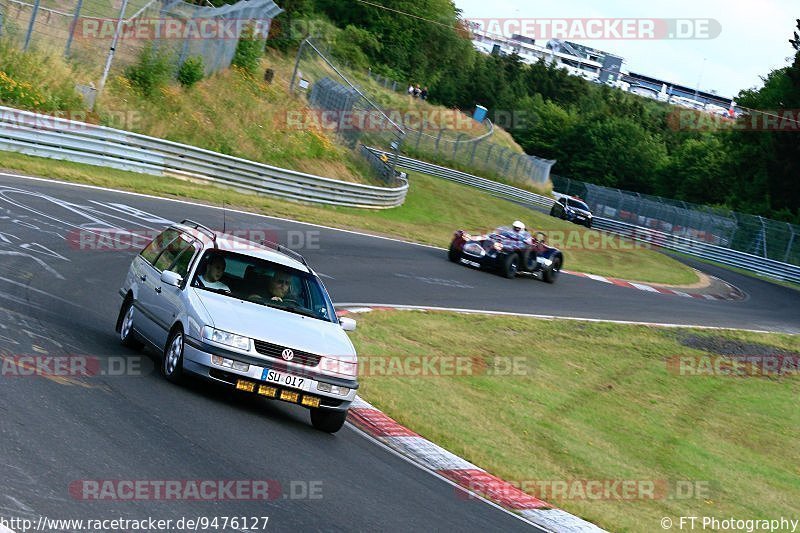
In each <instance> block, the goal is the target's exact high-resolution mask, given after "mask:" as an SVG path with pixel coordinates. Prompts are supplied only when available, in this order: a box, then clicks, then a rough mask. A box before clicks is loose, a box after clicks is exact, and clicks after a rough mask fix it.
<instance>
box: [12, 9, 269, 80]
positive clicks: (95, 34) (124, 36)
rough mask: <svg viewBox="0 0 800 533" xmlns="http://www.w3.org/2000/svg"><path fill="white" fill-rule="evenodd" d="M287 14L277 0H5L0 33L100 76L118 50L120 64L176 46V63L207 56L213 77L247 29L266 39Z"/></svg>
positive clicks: (205, 61)
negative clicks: (216, 0)
mask: <svg viewBox="0 0 800 533" xmlns="http://www.w3.org/2000/svg"><path fill="white" fill-rule="evenodd" d="M280 12H281V9H280V8H279V7H278V6H277V5H276V4H275V2H273V1H272V0H242V1H240V2H238V3H236V4H230V5H224V6H222V7H218V8H217V7H210V4H209V6H201V5H194V4H189V3H186V2H183V1H182V0H0V34H1V35H2V36H4V37H5V38H7V39H10V40H11V41H12V42H13V43H15V44H16V45H18V46H19V47H20V48H23V49H26V50H27V49H31V48H37V49H44V50H49V51H53V52H58V53H63V54H64V55H65V56H67V57H69V58H70V59H71V60H72V61H75V62H79V63H80V64H81V65H82V66H84V67H85V68H87V69H88V70H90V71H92V72H96V73H97V74H99V73H100V72H102V71H103V69H104V68H105V67H106V65H107V64H109V63H108V60H109V57H110V52H112V50H113V66H114V67H115V68H118V67H122V66H125V65H128V64H130V63H132V62H133V61H135V60H136V58H137V57H138V55H139V52H140V51H141V50H142V49H143V48H144V47H145V46H147V45H151V46H153V47H155V48H157V49H167V50H169V51H170V52H171V53H172V55H173V58H174V59H175V63H176V65H180V64H181V63H183V61H184V60H186V59H187V58H189V57H201V58H202V59H203V65H204V68H205V73H206V74H210V73H212V72H215V71H217V70H220V69H223V68H226V67H228V66H229V65H230V63H231V60H232V59H233V55H234V53H235V51H236V45H237V43H238V41H239V37H240V36H241V35H242V31H243V30H244V28H245V27H248V26H249V27H250V28H252V29H253V32H254V37H255V38H261V39H266V36H267V34H268V33H269V27H270V23H271V20H272V19H273V18H274V17H275V16H276V15H278V14H279V13H280ZM115 36H116V37H117V39H116V42H115Z"/></svg>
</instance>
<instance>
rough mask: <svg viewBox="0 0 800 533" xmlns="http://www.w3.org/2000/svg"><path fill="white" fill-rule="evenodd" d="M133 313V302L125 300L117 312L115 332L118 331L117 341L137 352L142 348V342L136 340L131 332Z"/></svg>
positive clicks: (128, 299) (134, 311)
mask: <svg viewBox="0 0 800 533" xmlns="http://www.w3.org/2000/svg"><path fill="white" fill-rule="evenodd" d="M135 313H136V310H135V308H134V307H133V300H132V299H130V298H126V299H125V301H124V302H123V303H122V308H121V309H120V310H119V318H118V319H117V324H118V326H117V330H118V331H119V340H120V342H121V343H122V345H123V346H127V347H129V348H135V349H137V350H138V349H139V348H141V347H142V341H140V340H139V339H137V338H136V334H135V333H134V332H133V316H134V314H135Z"/></svg>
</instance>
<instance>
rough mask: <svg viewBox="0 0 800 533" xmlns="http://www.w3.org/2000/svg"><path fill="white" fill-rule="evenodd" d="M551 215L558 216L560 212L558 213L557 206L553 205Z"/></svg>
mask: <svg viewBox="0 0 800 533" xmlns="http://www.w3.org/2000/svg"><path fill="white" fill-rule="evenodd" d="M550 216H551V217H557V216H558V213H556V206H553V207H551V208H550Z"/></svg>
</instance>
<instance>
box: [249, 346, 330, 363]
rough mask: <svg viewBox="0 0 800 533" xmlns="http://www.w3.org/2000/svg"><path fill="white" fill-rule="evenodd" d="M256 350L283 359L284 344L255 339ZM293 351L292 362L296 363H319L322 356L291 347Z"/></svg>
mask: <svg viewBox="0 0 800 533" xmlns="http://www.w3.org/2000/svg"><path fill="white" fill-rule="evenodd" d="M255 345H256V351H257V352H258V353H260V354H261V355H266V356H267V357H272V358H274V359H280V360H281V361H283V360H284V359H283V357H281V353H282V352H283V351H284V350H285V349H286V346H279V345H277V344H272V343H271V342H266V341H259V340H256V341H255ZM291 350H292V351H293V352H294V357H293V358H292V363H297V364H298V365H304V366H317V365H318V364H319V360H320V358H321V357H322V356H319V355H317V354H314V353H309V352H303V351H301V350H295V349H293V348H292V349H291Z"/></svg>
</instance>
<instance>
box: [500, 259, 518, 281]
mask: <svg viewBox="0 0 800 533" xmlns="http://www.w3.org/2000/svg"><path fill="white" fill-rule="evenodd" d="M517 270H519V256H518V255H517V254H508V255H507V256H506V257H505V259H503V266H502V270H501V273H502V274H503V276H505V277H507V278H509V279H510V278H513V277H516V275H517Z"/></svg>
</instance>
